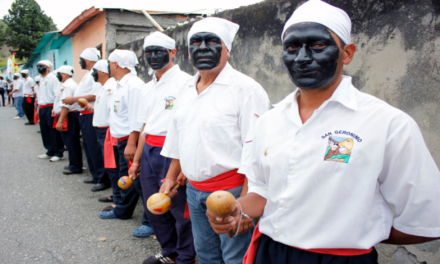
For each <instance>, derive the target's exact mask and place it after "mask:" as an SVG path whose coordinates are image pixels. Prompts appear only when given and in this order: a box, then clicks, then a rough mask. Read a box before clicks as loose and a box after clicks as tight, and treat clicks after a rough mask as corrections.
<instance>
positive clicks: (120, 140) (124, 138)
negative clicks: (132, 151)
mask: <svg viewBox="0 0 440 264" xmlns="http://www.w3.org/2000/svg"><path fill="white" fill-rule="evenodd" d="M129 137H130V136H126V137H123V138H118V141H119V142H122V141H126V140H128V138H129Z"/></svg>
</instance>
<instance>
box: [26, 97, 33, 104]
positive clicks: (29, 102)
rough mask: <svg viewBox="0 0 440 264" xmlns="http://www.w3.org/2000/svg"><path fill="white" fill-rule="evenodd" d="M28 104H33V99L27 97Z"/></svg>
mask: <svg viewBox="0 0 440 264" xmlns="http://www.w3.org/2000/svg"><path fill="white" fill-rule="evenodd" d="M26 102H28V104H32V98H31V97H29V96H27V97H26Z"/></svg>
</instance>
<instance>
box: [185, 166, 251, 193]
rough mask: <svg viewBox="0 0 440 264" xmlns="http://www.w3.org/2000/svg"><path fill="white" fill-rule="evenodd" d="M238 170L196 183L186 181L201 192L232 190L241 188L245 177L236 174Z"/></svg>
mask: <svg viewBox="0 0 440 264" xmlns="http://www.w3.org/2000/svg"><path fill="white" fill-rule="evenodd" d="M237 171H238V169H234V170H230V171H227V172H225V173H222V174H220V175H218V176H215V177H214V178H211V179H209V180H206V181H202V182H196V181H190V180H188V181H189V182H190V183H191V185H192V186H193V187H194V188H196V189H197V190H199V191H202V192H215V191H221V190H229V189H234V188H237V187H240V186H243V184H244V180H245V178H246V177H245V176H244V174H241V173H237Z"/></svg>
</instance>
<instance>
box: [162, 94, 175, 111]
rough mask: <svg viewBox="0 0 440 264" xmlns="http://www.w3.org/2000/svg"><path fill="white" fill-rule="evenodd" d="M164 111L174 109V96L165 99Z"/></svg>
mask: <svg viewBox="0 0 440 264" xmlns="http://www.w3.org/2000/svg"><path fill="white" fill-rule="evenodd" d="M164 100H165V110H172V109H173V107H174V101H175V100H176V97H174V96H168V97H165V99H164Z"/></svg>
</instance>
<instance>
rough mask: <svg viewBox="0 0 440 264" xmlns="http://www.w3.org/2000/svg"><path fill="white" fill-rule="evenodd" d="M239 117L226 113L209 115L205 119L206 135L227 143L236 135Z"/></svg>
mask: <svg viewBox="0 0 440 264" xmlns="http://www.w3.org/2000/svg"><path fill="white" fill-rule="evenodd" d="M236 125H237V118H236V117H232V116H225V115H209V116H207V118H206V119H205V120H204V121H203V126H202V127H203V130H204V136H205V137H206V139H208V140H209V141H212V142H216V143H222V144H227V143H229V142H230V141H231V140H232V139H233V137H234V134H233V132H234V128H235V126H236Z"/></svg>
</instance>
